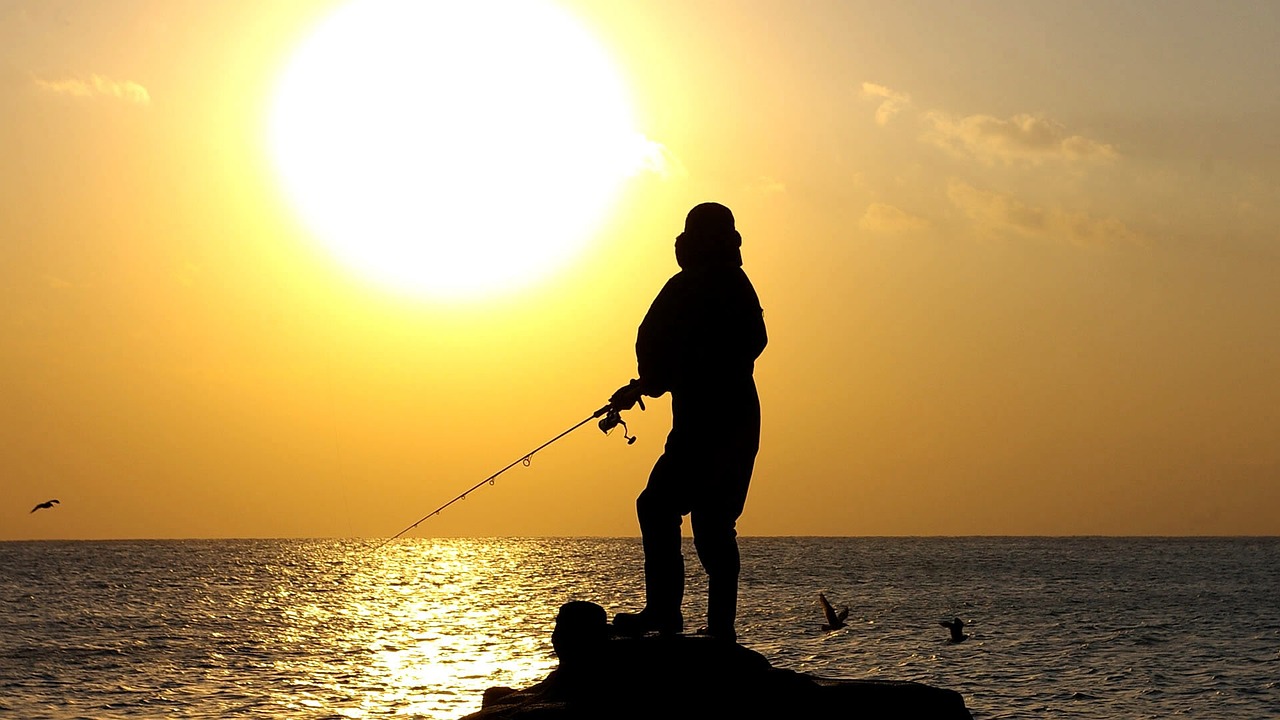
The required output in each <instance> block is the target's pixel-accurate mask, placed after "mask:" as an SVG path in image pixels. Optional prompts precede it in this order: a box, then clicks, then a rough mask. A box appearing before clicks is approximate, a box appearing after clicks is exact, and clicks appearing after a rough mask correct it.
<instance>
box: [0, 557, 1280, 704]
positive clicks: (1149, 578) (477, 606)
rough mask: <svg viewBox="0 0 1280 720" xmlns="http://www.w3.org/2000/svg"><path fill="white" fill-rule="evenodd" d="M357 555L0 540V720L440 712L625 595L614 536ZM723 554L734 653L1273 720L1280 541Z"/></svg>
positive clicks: (548, 665) (1279, 694)
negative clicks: (954, 634) (961, 631)
mask: <svg viewBox="0 0 1280 720" xmlns="http://www.w3.org/2000/svg"><path fill="white" fill-rule="evenodd" d="M376 546H377V542H376V541H369V540H187V541H111V542H87V541H66V542H4V543H0V718H6V719H8V718H14V719H22V720H37V719H39V718H50V719H58V720H62V719H66V718H95V719H96V718H240V717H244V718H372V717H391V716H394V717H397V718H440V719H453V718H459V717H462V716H463V715H465V714H467V713H470V712H473V711H475V710H477V709H479V707H480V696H481V692H482V691H483V690H484V689H485V688H486V687H490V686H494V685H507V686H512V687H524V686H527V685H530V684H533V683H535V682H537V681H539V680H541V679H542V678H543V677H545V676H546V674H547V673H548V672H549V671H550V670H551V669H553V668H554V667H555V665H556V660H555V657H554V656H553V655H552V652H551V629H552V626H553V624H554V619H555V614H556V611H557V609H558V608H559V606H560V605H561V604H562V603H564V602H566V601H568V600H591V601H594V602H598V603H600V604H601V605H603V606H604V607H605V608H606V609H607V610H609V611H610V613H613V612H617V611H620V610H634V609H637V608H638V607H639V606H640V603H641V599H642V572H641V567H642V566H641V563H642V552H641V549H640V542H639V540H638V539H636V538H529V539H512V538H494V539H410V540H402V541H397V542H395V543H393V544H390V545H387V546H386V547H384V548H382V549H380V550H377V551H374V548H375V547H376ZM741 547H742V554H743V573H742V579H741V598H740V603H739V605H740V608H739V634H740V642H741V643H742V644H743V645H745V646H747V647H750V648H752V649H754V650H757V651H759V652H761V653H762V654H764V655H765V657H767V658H768V659H769V660H770V661H771V662H772V663H773V665H774V666H775V667H784V668H790V669H794V670H800V671H804V672H809V673H813V674H816V675H821V676H825V677H833V678H879V679H894V680H916V681H920V682H924V683H928V684H931V685H936V686H940V687H946V688H951V689H953V690H957V691H959V692H960V693H961V694H962V695H963V696H964V698H965V702H966V704H967V705H968V706H969V708H970V711H971V712H972V713H973V716H974V717H975V718H979V719H994V718H1059V717H1061V718H1083V719H1086V720H1087V719H1091V718H1099V719H1100V718H1169V717H1179V716H1181V717H1188V718H1196V719H1198V720H1211V719H1220V720H1262V719H1275V718H1280V562H1278V560H1280V538H811V537H798V538H753V537H748V538H742V539H741ZM686 560H687V564H688V566H689V569H690V572H689V582H688V585H689V589H688V592H687V593H686V600H685V613H686V624H688V625H689V626H690V627H691V628H692V627H696V625H697V624H698V621H699V615H700V614H701V612H702V603H703V602H704V601H705V577H704V576H702V575H701V573H700V568H698V564H697V560H696V556H695V554H694V552H693V548H692V547H691V546H689V547H687V548H686ZM819 592H823V593H824V594H825V595H826V596H827V598H829V599H830V600H831V602H832V603H833V604H834V605H836V606H842V605H848V606H849V607H850V615H849V621H848V625H847V626H846V627H845V628H843V629H841V630H838V631H835V632H825V631H823V630H822V629H821V625H822V622H823V618H822V611H821V609H820V607H819V605H818V602H817V594H818V593H819ZM954 617H959V618H962V619H963V620H964V622H965V623H966V625H965V630H966V632H968V633H969V634H970V637H969V639H968V640H966V641H965V642H961V643H951V642H948V631H947V630H946V629H945V628H943V627H941V626H940V624H939V623H940V622H941V621H943V620H948V619H950V618H954Z"/></svg>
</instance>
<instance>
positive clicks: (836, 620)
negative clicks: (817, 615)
mask: <svg viewBox="0 0 1280 720" xmlns="http://www.w3.org/2000/svg"><path fill="white" fill-rule="evenodd" d="M818 602H820V603H822V614H823V615H825V616H826V618H827V622H826V624H825V625H823V626H822V629H823V630H839V629H840V628H842V627H844V621H845V618H847V617H849V606H848V605H845V606H844V607H842V608H840V612H836V609H835V608H833V607H831V603H830V602H827V596H826V595H823V594H822V593H818Z"/></svg>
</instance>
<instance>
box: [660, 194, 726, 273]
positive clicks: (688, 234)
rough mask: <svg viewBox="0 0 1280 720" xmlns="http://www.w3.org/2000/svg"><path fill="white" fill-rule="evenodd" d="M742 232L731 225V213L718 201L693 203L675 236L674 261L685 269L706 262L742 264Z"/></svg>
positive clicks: (703, 264)
mask: <svg viewBox="0 0 1280 720" xmlns="http://www.w3.org/2000/svg"><path fill="white" fill-rule="evenodd" d="M741 247H742V235H741V234H739V233H738V230H737V229H736V228H735V227H734V221H733V212H731V211H730V210H729V208H727V207H725V206H724V205H721V204H720V203H714V202H705V203H701V204H698V205H695V206H694V207H693V209H692V210H690V211H689V214H688V215H686V216H685V219H684V232H682V233H680V235H679V236H677V237H676V262H677V263H679V264H680V267H682V268H685V269H689V268H691V267H700V266H708V265H722V264H731V265H733V266H735V267H736V266H740V265H742V252H741V251H740V250H739V248H741Z"/></svg>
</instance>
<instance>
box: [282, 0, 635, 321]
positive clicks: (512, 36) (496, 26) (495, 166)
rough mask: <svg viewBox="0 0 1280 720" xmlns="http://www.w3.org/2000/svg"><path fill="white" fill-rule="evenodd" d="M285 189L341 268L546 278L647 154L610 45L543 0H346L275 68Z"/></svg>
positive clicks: (404, 276) (391, 279)
mask: <svg viewBox="0 0 1280 720" xmlns="http://www.w3.org/2000/svg"><path fill="white" fill-rule="evenodd" d="M269 145H270V149H271V154H272V155H273V160H274V165H275V168H276V170H277V173H278V175H279V176H280V179H281V184H282V187H283V189H284V192H285V195H286V196H287V197H288V198H289V201H290V203H291V205H292V206H293V207H294V209H295V210H296V212H297V213H298V214H299V215H300V217H301V219H302V221H303V222H304V224H305V225H306V226H307V228H308V229H309V231H310V232H311V233H312V234H313V235H315V236H316V237H317V238H318V239H319V240H320V241H322V242H323V243H324V244H325V245H326V246H328V248H329V249H330V250H331V251H332V252H333V253H334V254H335V255H336V256H337V257H338V258H339V259H340V260H341V261H342V262H343V263H344V264H346V265H349V266H350V267H351V268H353V269H355V270H356V271H358V272H360V273H362V274H364V275H367V276H369V277H371V278H374V279H375V280H377V281H378V282H380V283H383V284H385V285H387V286H389V287H391V288H394V289H396V290H399V291H404V292H408V293H412V294H414V295H418V296H427V297H434V298H441V299H449V300H452V299H458V298H467V297H476V296H482V295H490V294H493V293H496V292H505V291H511V290H516V289H519V288H524V287H527V286H529V285H530V284H532V283H535V282H539V281H541V280H544V279H546V278H547V277H548V276H549V275H550V274H551V273H553V272H554V271H555V270H557V269H559V268H562V267H563V266H564V265H565V264H566V263H567V262H569V261H570V260H571V259H573V258H574V257H575V256H576V255H577V254H578V253H580V252H581V251H582V250H583V249H584V247H585V245H586V244H587V243H588V242H589V241H590V239H591V237H592V235H593V233H594V232H595V231H596V230H597V229H598V227H599V225H600V223H601V222H602V221H603V219H604V218H605V217H606V216H607V213H608V212H609V210H610V209H611V208H612V206H613V204H614V202H615V201H616V199H617V197H618V195H619V193H620V192H621V189H622V187H623V185H624V184H625V181H626V180H627V178H628V177H629V176H630V175H632V174H633V173H634V172H635V171H636V170H637V169H638V168H639V166H640V164H641V163H642V158H643V154H644V148H643V145H644V143H643V140H642V138H641V136H639V135H638V134H637V133H636V131H635V129H634V123H633V120H632V112H631V106H630V103H629V99H628V97H627V93H626V89H625V86H624V84H623V82H622V81H621V76H620V74H619V73H618V71H617V70H616V68H615V66H614V64H613V62H612V60H611V58H610V57H609V54H608V53H607V52H606V51H605V50H604V48H603V47H602V46H601V45H600V43H599V42H597V41H596V39H595V38H594V37H593V36H592V35H591V33H590V32H589V31H588V30H587V29H586V28H585V27H584V26H583V25H582V24H581V23H580V22H579V21H578V20H577V19H576V18H574V17H573V16H572V15H570V14H568V13H567V12H565V11H564V10H562V9H561V8H559V7H557V6H556V5H555V4H553V3H552V2H551V1H550V0H354V1H353V2H349V3H347V4H345V5H343V6H341V7H340V8H338V9H337V10H336V11H334V12H333V13H332V14H331V15H329V16H328V17H327V18H326V19H324V20H323V21H322V22H321V23H320V24H319V25H318V27H317V28H316V29H315V31H314V32H313V33H312V34H311V35H310V36H309V37H308V38H307V39H306V40H305V41H304V42H303V43H302V44H301V46H300V47H299V48H298V49H297V50H296V51H295V52H294V53H293V55H292V57H291V59H290V61H289V63H288V65H287V66H286V67H285V69H284V71H283V72H282V74H281V76H280V80H279V84H278V88H277V90H276V94H275V102H274V106H273V110H272V114H271V118H270V126H269Z"/></svg>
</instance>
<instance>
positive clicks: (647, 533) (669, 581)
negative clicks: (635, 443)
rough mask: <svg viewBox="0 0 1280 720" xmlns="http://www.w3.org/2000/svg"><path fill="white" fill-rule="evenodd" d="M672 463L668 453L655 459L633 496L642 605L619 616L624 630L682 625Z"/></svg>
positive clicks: (680, 561)
mask: <svg viewBox="0 0 1280 720" xmlns="http://www.w3.org/2000/svg"><path fill="white" fill-rule="evenodd" d="M675 464H676V463H674V461H673V460H672V458H671V456H670V455H668V454H663V456H662V457H660V458H658V462H657V463H656V464H655V465H654V466H653V472H651V473H650V475H649V484H648V486H647V487H645V489H644V491H643V492H641V493H640V497H639V498H637V499H636V517H637V518H638V519H639V521H640V537H641V541H642V543H643V545H644V589H645V606H644V610H643V612H641V613H640V615H639V616H638V617H637V616H635V615H627V614H622V615H619V617H618V618H617V619H616V620H615V623H616V624H618V626H619V629H622V630H624V631H626V630H627V627H626V626H628V625H630V626H632V629H634V630H636V631H638V632H645V631H647V630H657V631H659V632H680V631H681V630H682V629H683V628H684V623H683V619H682V616H681V613H680V605H681V603H682V602H683V601H684V555H682V554H681V552H680V524H681V516H682V514H683V512H682V508H681V502H680V499H679V497H678V495H677V494H676V492H675V489H676V487H677V483H676V482H675V478H674V473H675V471H676V468H675V467H674V466H675ZM637 624H638V625H637Z"/></svg>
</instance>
